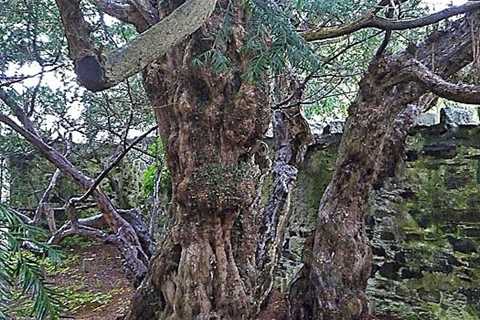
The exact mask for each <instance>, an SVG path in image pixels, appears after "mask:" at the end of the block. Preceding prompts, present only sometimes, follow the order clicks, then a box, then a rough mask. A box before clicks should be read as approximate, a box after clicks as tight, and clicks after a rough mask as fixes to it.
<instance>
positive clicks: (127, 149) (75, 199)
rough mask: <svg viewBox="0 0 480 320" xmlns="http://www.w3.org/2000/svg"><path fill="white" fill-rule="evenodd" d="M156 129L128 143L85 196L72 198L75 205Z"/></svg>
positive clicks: (90, 192) (88, 193)
mask: <svg viewBox="0 0 480 320" xmlns="http://www.w3.org/2000/svg"><path fill="white" fill-rule="evenodd" d="M156 129H157V126H154V127H152V128H150V129H149V130H148V131H146V132H145V133H143V134H142V135H140V136H138V137H137V138H136V139H135V140H133V142H132V143H130V144H129V145H128V146H127V147H126V148H125V149H124V150H123V151H122V153H120V154H119V155H118V156H117V157H116V158H115V160H113V161H112V163H111V164H110V165H109V166H108V167H107V168H105V170H103V171H102V172H101V173H100V174H99V175H98V177H97V178H96V179H95V181H94V182H93V184H92V185H91V186H90V188H88V190H87V192H85V194H83V195H82V196H81V197H79V198H73V199H72V200H73V202H75V203H78V202H82V201H84V200H85V199H86V198H87V197H88V196H89V195H90V194H92V192H93V191H94V190H95V189H96V188H97V187H98V185H99V184H100V183H101V182H102V180H103V179H104V178H105V177H106V176H107V175H108V174H109V173H110V171H112V169H113V168H115V167H116V166H117V165H118V163H119V162H120V161H121V160H122V159H123V158H124V157H125V155H126V154H127V153H128V152H129V151H130V150H131V149H132V148H133V147H134V146H135V145H137V144H138V143H139V142H140V141H142V140H143V139H145V138H146V137H147V136H148V135H149V134H150V133H152V132H153V131H155V130H156Z"/></svg>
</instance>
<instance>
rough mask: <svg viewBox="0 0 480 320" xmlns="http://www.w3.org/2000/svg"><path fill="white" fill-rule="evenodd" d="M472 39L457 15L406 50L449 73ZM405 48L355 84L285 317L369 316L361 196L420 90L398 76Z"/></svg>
mask: <svg viewBox="0 0 480 320" xmlns="http://www.w3.org/2000/svg"><path fill="white" fill-rule="evenodd" d="M473 18H474V19H478V16H477V15H474V16H472V19H473ZM471 43H472V42H471V34H470V31H469V23H468V21H467V20H463V21H462V22H457V23H455V24H453V25H451V26H450V27H449V29H448V30H447V31H445V32H436V33H435V34H433V35H432V36H431V37H430V38H429V39H427V41H426V42H425V43H423V44H422V45H420V46H419V47H418V48H415V52H414V53H413V54H414V55H415V58H417V59H418V60H419V61H421V62H422V63H423V64H425V65H427V66H428V67H430V68H432V66H433V64H434V65H435V72H436V73H438V74H439V75H440V76H443V77H448V76H451V75H452V74H453V73H455V72H457V71H458V70H460V69H461V68H462V67H464V66H465V65H467V64H468V63H469V62H470V61H471V59H472V57H471ZM411 51H412V50H410V51H409V52H405V53H403V54H401V55H399V56H395V57H385V58H379V59H376V60H374V61H373V62H372V63H371V65H370V67H369V69H368V72H367V74H366V76H365V77H364V78H363V79H362V81H361V82H360V90H359V93H358V95H357V98H356V100H355V101H354V102H353V104H352V105H351V106H350V108H349V118H348V120H347V124H346V129H345V132H344V135H343V138H342V143H341V145H340V148H339V152H338V159H337V163H336V170H335V172H334V175H333V178H332V180H331V182H330V184H329V186H328V187H327V190H326V192H325V193H324V195H323V197H322V200H321V202H320V208H319V214H318V222H317V226H316V230H315V234H314V236H313V238H312V244H311V246H309V247H308V248H306V250H305V257H304V263H305V264H304V267H303V268H302V270H301V272H300V274H299V275H298V278H297V279H296V280H295V282H294V283H293V284H292V287H291V291H290V304H291V310H290V318H291V319H322V320H327V319H328V320H348V319H368V312H369V311H368V306H367V298H366V295H365V288H366V286H367V280H368V278H369V276H370V272H371V251H370V248H369V245H368V240H367V238H366V234H365V225H364V218H365V213H366V211H367V208H368V195H369V192H370V190H371V188H372V186H373V184H374V183H375V182H377V183H378V177H379V173H380V172H381V169H382V167H383V166H384V165H385V163H386V157H391V156H392V154H391V153H390V152H387V153H383V151H384V146H385V144H386V143H388V138H389V137H390V133H391V129H392V127H393V125H394V121H395V119H396V118H397V117H398V115H399V114H400V113H401V112H402V111H403V110H405V109H406V108H407V107H408V105H409V104H411V103H413V102H416V101H417V100H418V99H419V98H420V97H421V96H422V95H423V94H424V93H425V92H426V89H425V88H423V87H422V86H421V85H419V84H417V83H415V82H411V81H409V80H408V79H404V78H399V75H400V74H401V73H402V70H403V69H404V68H405V61H407V60H408V59H410V58H411V57H412V52H411ZM392 150H393V149H392ZM393 151H394V150H393Z"/></svg>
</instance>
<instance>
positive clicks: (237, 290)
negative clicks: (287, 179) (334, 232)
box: [127, 0, 270, 320]
mask: <svg viewBox="0 0 480 320" xmlns="http://www.w3.org/2000/svg"><path fill="white" fill-rule="evenodd" d="M177 3H178V1H173V0H172V1H163V2H162V8H161V13H162V15H167V14H168V13H169V12H170V11H171V10H173V9H174V8H175V6H176V4H177ZM225 12H228V14H229V18H230V24H231V27H230V29H229V34H228V37H229V39H228V41H226V43H227V46H226V48H225V55H226V56H227V57H228V59H229V61H230V62H231V66H232V67H231V68H230V69H229V70H228V71H226V72H225V73H222V74H220V73H218V72H216V71H215V70H213V69H212V68H211V67H210V66H209V65H208V64H205V65H203V66H200V67H195V66H194V65H193V63H192V59H194V58H195V57H197V56H198V55H199V54H202V53H203V52H204V51H205V50H209V49H210V48H212V46H213V42H214V39H215V36H214V35H215V34H217V33H218V32H219V30H220V28H222V26H223V22H224V18H225V17H224V14H225ZM246 19H247V18H246V14H245V12H244V7H243V5H242V3H241V1H228V0H222V1H219V3H218V10H216V11H215V13H214V14H213V15H212V16H211V17H210V18H209V19H208V21H207V22H206V23H205V24H204V26H203V27H202V28H201V29H200V30H198V31H197V32H196V33H194V34H193V35H192V36H191V37H189V38H188V39H187V40H186V41H184V42H183V43H182V44H181V45H179V46H177V47H176V48H174V49H173V50H171V51H170V52H169V53H168V54H167V55H166V57H165V58H164V59H159V60H158V61H156V62H155V63H152V64H151V65H150V66H149V67H147V68H146V70H145V72H144V82H145V87H146V89H147V92H148V93H149V96H150V100H151V101H152V104H153V106H154V109H155V113H156V116H157V119H158V123H159V129H160V133H161V136H162V138H163V140H164V141H165V145H166V152H167V155H168V166H169V169H170V172H171V175H172V205H171V213H172V214H173V215H174V217H175V220H176V223H175V225H174V227H173V228H172V230H170V232H169V234H168V235H167V236H166V240H165V242H164V243H163V245H162V248H160V252H159V255H158V256H157V257H154V258H153V259H152V263H151V269H150V271H149V273H148V276H147V278H146V280H145V281H144V283H143V284H142V286H141V288H140V289H139V290H138V292H137V294H136V296H135V298H134V300H133V304H132V309H131V311H130V313H129V315H128V316H127V319H129V320H134V319H135V320H141V319H172V320H173V319H229V320H237V319H238V320H240V319H252V317H251V315H252V314H253V313H254V312H255V303H256V301H255V299H253V283H252V279H251V278H252V270H253V271H255V245H254V244H255V240H256V238H255V237H256V234H255V233H253V234H252V233H250V232H249V230H255V229H256V226H255V225H252V223H254V219H253V217H252V215H253V212H252V210H251V208H252V203H253V202H254V201H255V198H256V195H257V189H258V184H259V176H260V174H261V172H260V168H259V167H258V166H257V165H256V163H255V159H254V157H255V155H254V154H255V151H256V149H258V140H259V139H261V137H262V136H263V133H264V132H265V131H266V129H267V127H268V122H269V119H270V116H269V108H268V106H269V104H268V103H267V99H266V96H267V95H266V91H267V90H266V89H265V90H264V89H263V88H262V87H261V86H259V85H258V84H257V85H253V84H251V83H248V82H246V81H245V80H244V79H242V77H241V75H242V74H244V73H245V72H246V71H247V68H248V62H249V57H248V56H246V53H245V52H244V51H243V50H241V47H242V46H243V44H244V43H245V41H246V38H245V37H246V30H245V25H246ZM165 106H167V107H165ZM240 217H241V221H239V220H240ZM236 235H240V236H241V237H240V239H238V238H235V237H236ZM233 239H235V240H233ZM252 243H253V245H252ZM253 273H254V272H253ZM253 276H254V274H253Z"/></svg>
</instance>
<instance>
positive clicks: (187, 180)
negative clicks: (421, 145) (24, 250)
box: [0, 0, 480, 320]
mask: <svg viewBox="0 0 480 320" xmlns="http://www.w3.org/2000/svg"><path fill="white" fill-rule="evenodd" d="M86 2H87V1H81V0H56V4H57V8H58V12H59V15H60V18H61V22H62V26H63V30H64V34H65V37H66V40H67V44H68V54H69V57H70V59H71V61H72V62H73V64H74V71H75V74H76V76H77V79H78V82H79V83H80V84H81V85H82V86H83V87H84V88H86V89H88V90H89V91H92V92H102V91H104V90H108V89H110V88H113V87H115V86H117V85H119V84H120V83H122V82H124V81H127V79H128V78H129V77H131V76H134V75H136V74H140V75H141V78H142V82H143V87H144V89H145V92H146V95H147V98H148V101H149V103H150V105H151V108H152V110H153V112H154V114H155V119H156V121H157V132H158V135H159V137H160V139H161V141H162V143H163V146H164V147H165V150H164V151H165V155H166V162H167V164H168V169H169V173H170V175H171V190H172V191H171V204H170V206H169V210H168V211H169V212H168V215H169V218H171V219H172V220H173V221H174V223H173V224H172V226H170V228H169V229H168V230H167V232H166V234H165V235H164V239H163V241H162V242H161V243H159V245H158V248H156V249H157V252H156V254H154V255H151V254H150V243H149V239H148V237H146V236H145V234H144V233H143V231H144V230H143V227H142V226H139V225H138V223H137V222H138V221H134V220H132V219H129V218H128V217H126V216H125V215H124V214H122V212H121V211H120V210H118V209H117V208H116V207H115V206H114V205H113V203H112V201H111V199H110V198H109V196H108V195H107V194H106V193H105V192H104V191H102V189H101V188H100V187H99V184H100V180H101V179H102V178H103V177H104V176H106V175H108V170H107V171H104V172H102V173H101V174H100V175H99V177H98V178H97V179H96V180H93V179H91V178H89V177H88V176H87V175H85V174H84V173H82V172H81V171H80V170H78V169H77V168H76V167H75V166H74V165H72V163H71V162H70V161H69V160H68V159H67V157H66V156H64V155H62V153H61V152H59V151H57V150H55V149H54V148H53V147H51V146H50V145H48V143H46V142H45V141H44V140H43V139H42V137H41V134H40V133H39V132H37V129H36V128H35V127H34V125H33V123H32V121H31V120H30V119H29V116H28V112H25V110H24V109H23V108H22V107H21V106H19V105H18V104H17V103H16V101H15V99H14V98H15V96H14V95H13V94H12V91H8V90H3V89H1V88H0V98H1V99H2V101H4V103H5V104H6V105H7V106H8V107H9V109H10V110H11V113H12V114H13V115H14V116H15V117H16V118H17V120H18V121H14V120H12V119H10V118H9V117H8V116H6V115H3V114H0V122H3V123H4V124H6V125H7V126H9V127H11V128H13V129H14V130H15V131H16V132H18V133H19V134H20V135H21V136H23V137H24V138H25V139H26V140H28V141H29V142H30V143H31V144H33V145H34V146H35V147H36V148H38V149H39V150H40V152H41V154H42V155H43V156H44V157H45V158H46V159H48V160H49V161H50V162H52V163H53V164H54V165H55V167H56V168H58V170H59V173H60V172H62V173H63V174H64V175H65V176H68V177H70V178H71V179H72V180H74V181H75V182H76V183H77V185H79V186H80V188H81V189H82V190H83V192H85V193H84V194H83V196H81V197H80V200H82V199H85V198H88V197H92V198H93V199H94V200H95V202H96V204H97V206H98V208H99V209H100V211H101V214H102V215H101V217H100V218H101V220H102V221H103V224H104V225H107V226H108V227H109V229H110V231H111V234H106V233H104V232H100V231H99V230H97V229H95V228H93V227H92V224H93V223H92V221H91V220H88V219H87V220H81V219H78V217H77V216H76V215H75V210H74V209H75V205H76V202H79V201H80V200H79V199H78V198H74V199H70V201H68V203H67V206H66V210H67V212H68V213H69V216H68V218H69V220H70V221H69V222H68V223H67V224H66V225H65V226H64V227H62V228H60V230H59V233H57V236H58V238H61V237H63V236H65V235H67V234H71V233H77V234H83V235H86V236H90V237H94V238H97V239H100V240H102V241H108V242H113V243H115V244H116V246H117V247H118V248H119V250H120V252H121V253H122V257H123V259H124V260H125V262H126V264H127V266H128V267H129V269H130V272H131V273H132V275H133V277H134V278H135V279H136V280H137V284H138V283H140V281H141V284H140V285H139V286H138V289H137V291H136V294H135V296H134V298H133V301H132V303H131V308H130V309H129V311H128V313H127V314H126V315H125V319H128V320H140V319H146V320H149V319H256V318H258V317H259V315H262V311H264V310H268V309H269V307H271V306H269V303H271V302H272V301H274V299H272V295H271V293H272V287H273V284H272V283H273V274H274V271H275V268H276V263H277V261H278V255H279V251H280V250H281V247H282V244H283V233H284V231H285V228H287V226H286V225H285V221H286V217H288V213H289V207H290V202H291V198H290V193H291V191H292V188H293V186H294V185H295V181H296V178H297V172H298V166H300V165H301V163H302V161H303V156H304V152H305V149H306V147H307V145H308V144H309V143H311V142H312V141H313V140H312V136H311V133H310V129H309V127H308V124H307V123H306V122H305V119H304V118H303V110H302V106H303V105H306V104H308V98H307V96H308V97H310V98H311V99H313V100H315V99H319V100H321V99H326V98H327V97H328V96H329V94H330V93H331V91H333V90H336V89H337V88H336V87H340V88H341V89H344V85H343V83H342V81H343V80H341V81H340V82H339V83H338V84H337V85H335V83H333V84H332V83H327V84H326V85H325V89H324V90H323V91H325V92H322V94H323V96H320V97H318V96H316V95H315V94H313V95H310V96H309V93H311V91H315V90H316V89H318V86H319V84H318V81H319V79H320V81H321V80H322V79H323V78H324V77H325V78H327V77H328V75H326V74H323V75H322V74H317V73H318V72H319V70H323V69H322V68H324V67H325V66H332V65H334V64H335V61H336V59H337V58H338V57H339V56H341V55H342V54H343V53H345V52H347V51H348V50H349V49H350V48H351V47H353V46H355V45H357V44H358V43H363V42H368V40H370V39H371V38H375V37H377V36H378V35H379V34H380V33H383V32H384V33H385V38H384V40H383V42H380V43H375V46H372V45H370V49H371V47H375V48H374V49H377V48H378V49H377V50H375V51H376V53H375V54H371V52H370V51H371V50H370V51H368V54H366V55H367V56H368V58H367V60H370V62H369V65H368V68H367V69H366V70H363V71H365V72H364V74H363V75H362V76H361V80H360V82H359V84H358V92H357V93H356V95H355V99H354V100H353V102H351V104H350V107H349V108H348V118H347V123H346V129H345V132H344V134H343V138H342V142H341V145H340V148H339V153H338V159H337V161H336V167H335V170H334V174H333V178H332V180H331V181H330V183H329V185H328V187H327V190H326V191H325V193H324V194H323V196H322V195H321V194H318V195H317V196H318V201H319V202H320V208H319V211H318V217H317V221H316V229H315V231H314V234H313V235H311V237H310V241H308V242H307V245H306V246H305V249H304V257H303V259H304V261H303V262H304V265H303V267H302V268H301V270H300V271H299V273H298V274H297V276H296V278H295V279H294V281H293V282H292V283H291V284H289V288H288V290H286V291H288V292H281V293H278V292H277V295H278V296H280V298H278V296H276V298H277V299H278V301H281V302H282V303H285V306H284V308H283V309H282V315H281V316H282V317H283V318H284V319H298V320H307V319H322V320H341V319H352V320H353V319H360V320H363V319H365V320H366V319H370V318H369V317H370V314H369V313H370V311H369V308H368V301H367V297H366V293H365V289H366V286H367V281H368V279H369V277H370V275H371V264H372V254H371V250H370V247H369V244H368V239H367V237H366V234H365V223H364V220H365V215H366V212H367V209H368V205H369V202H368V201H369V195H370V191H371V190H372V188H373V186H374V185H376V184H381V183H382V180H383V179H384V178H385V177H386V176H387V175H389V174H391V172H393V171H394V170H395V165H396V163H397V161H398V160H399V159H401V158H402V156H403V153H402V152H403V146H404V140H405V136H406V134H407V130H408V128H409V127H410V126H411V125H412V123H413V121H414V118H415V116H416V115H418V113H419V112H420V110H423V109H424V108H426V105H429V104H430V103H431V102H432V99H434V98H432V97H434V95H435V96H438V97H442V98H445V99H449V100H455V101H459V102H462V103H480V98H479V97H480V95H479V93H480V90H479V88H478V87H477V86H474V85H467V84H457V83H454V82H450V81H452V77H453V76H454V75H455V74H456V73H457V72H458V71H460V70H461V69H462V68H464V67H465V66H467V65H468V64H470V63H471V62H472V61H476V62H478V59H479V57H478V51H479V48H478V40H477V38H476V37H477V36H478V35H477V33H478V32H479V30H478V28H479V23H480V20H479V19H480V17H479V14H478V12H477V11H476V10H478V8H480V2H479V1H470V2H468V3H467V4H465V5H462V6H457V7H451V8H447V9H445V10H443V11H440V12H438V13H434V14H430V15H428V14H425V15H423V16H422V17H420V18H416V19H401V17H402V16H401V13H402V12H401V10H400V9H401V7H402V5H403V4H404V3H405V2H408V1H379V2H378V3H377V2H375V3H373V2H372V3H370V2H368V3H366V4H365V6H366V7H367V8H369V9H368V10H367V12H366V13H365V14H364V15H362V16H361V17H360V18H358V19H353V20H354V21H353V22H351V23H347V24H336V23H334V24H333V25H332V24H331V23H330V21H327V22H325V24H322V23H320V24H319V23H318V20H321V19H319V18H318V17H314V18H312V17H310V15H311V14H312V12H310V11H312V10H313V8H316V7H315V6H314V5H313V4H315V3H316V2H315V1H313V2H312V3H310V2H309V3H308V4H309V5H312V6H311V7H308V6H306V8H308V9H304V12H303V11H302V10H298V9H296V10H297V11H295V12H296V14H292V15H291V16H288V15H286V14H285V12H284V11H282V10H286V9H285V8H293V7H294V6H293V5H292V3H290V2H289V1H273V0H272V1H263V0H258V1H240V0H238V1H237V0H217V1H215V0H187V1H178V0H167V1H148V0H147V1H141V0H128V1H123V0H115V1H109V0H96V1H93V2H94V3H95V5H96V10H99V11H100V12H102V14H103V13H105V14H108V15H110V16H112V17H115V18H117V19H118V20H120V21H122V22H124V23H126V24H129V25H132V26H133V27H134V28H135V30H136V32H137V33H138V34H136V35H135V36H134V37H132V39H130V40H129V41H127V43H126V44H124V45H123V46H119V47H117V48H115V49H112V50H105V49H104V48H102V47H101V46H98V45H97V43H96V40H97V39H95V38H94V30H93V28H92V26H91V24H90V21H89V17H88V15H87V14H86V12H87V11H88V10H87V9H86ZM370 4H371V6H370ZM289 5H292V7H289ZM299 6H300V5H299ZM300 7H301V6H300ZM319 7H320V8H322V7H321V6H319ZM302 8H303V7H302ZM323 8H324V7H323ZM292 10H293V9H292ZM309 10H310V11H309ZM286 11H287V10H286ZM272 12H273V13H278V17H277V16H276V15H275V14H272ZM269 14H270V15H269ZM317 14H318V15H321V13H317ZM461 14H464V16H461V17H456V18H455V19H454V21H451V22H448V23H446V24H445V25H444V26H442V28H441V29H439V30H437V31H434V32H433V33H430V35H429V36H428V37H427V38H426V39H422V41H419V42H418V44H416V42H412V43H410V44H409V45H408V48H407V49H406V50H404V51H402V52H400V53H396V54H390V53H389V50H388V46H389V44H390V43H391V41H393V40H392V34H393V32H394V31H399V30H408V29H413V28H420V27H425V26H427V25H430V24H434V23H437V22H440V21H443V20H444V19H447V18H450V17H454V16H458V15H461ZM259 16H260V17H261V18H262V19H264V20H262V19H259V18H258V17H259ZM417 16H418V15H417ZM253 17H255V19H254V18H253ZM309 19H311V20H312V21H309ZM332 19H333V18H332ZM252 21H254V22H255V23H256V24H257V25H255V24H254V23H253V22H252ZM272 21H274V22H275V23H276V25H274V24H273V23H272ZM264 24H265V25H264ZM266 25H268V27H266ZM272 25H274V26H275V28H273V27H272ZM317 25H319V27H316V26H317ZM263 28H264V29H265V30H267V31H265V30H264V32H263V33H261V32H258V33H255V32H252V30H258V29H263ZM282 28H285V29H282ZM287 29H288V32H287V31H285V30H287ZM366 29H375V30H380V32H378V33H376V34H373V35H368V36H367V37H366V38H365V39H362V40H359V41H358V43H357V42H356V41H354V42H352V43H350V42H349V41H346V42H347V44H346V45H345V48H342V50H333V51H334V53H333V54H331V55H328V56H327V58H325V56H322V54H318V55H315V54H314V52H315V50H317V51H319V52H320V51H322V47H323V46H327V45H329V44H331V43H329V42H328V41H333V43H334V44H335V41H339V42H341V41H343V40H344V39H343V38H342V37H344V36H349V35H351V34H353V33H355V32H358V31H362V30H366ZM298 30H301V31H298ZM275 31H276V32H278V33H275ZM269 32H271V33H272V34H269ZM282 32H283V33H282ZM292 34H293V36H292ZM282 37H284V38H285V39H287V40H288V41H287V40H286V41H285V43H284V44H286V45H285V46H281V45H279V44H278V43H277V42H275V41H276V38H282ZM252 39H253V40H254V41H252ZM331 39H333V40H331ZM339 39H340V40H339ZM416 40H418V39H416ZM321 41H325V42H321ZM397 41H398V40H397ZM308 42H312V43H313V44H311V45H310V44H309V43H308ZM342 43H343V42H342ZM397 45H398V44H397ZM297 47H298V48H301V49H302V50H297V51H295V50H296V49H298V48H297ZM402 48H403V47H402ZM269 50H270V51H269ZM275 50H277V51H280V52H281V54H278V52H276V51H275ZM263 51H267V52H269V54H270V55H267V56H266V57H267V58H266V59H264V60H267V63H265V64H266V65H269V66H268V67H265V66H264V65H262V61H261V58H262V57H263V56H262V52H263ZM336 51H338V52H336ZM300 53H301V54H300ZM299 54H300V55H304V56H305V57H307V58H304V57H303V56H302V57H300V58H299V57H298V56H299ZM371 56H372V58H371ZM312 57H313V58H312ZM302 59H303V60H302ZM299 60H301V61H302V63H303V65H302V67H298V65H296V64H295V62H298V61H299ZM312 60H314V61H313V62H312ZM305 61H308V62H305ZM264 62H265V61H263V63H264ZM252 65H253V67H256V68H257V69H255V68H253V69H252ZM270 65H271V66H270ZM335 67H336V66H333V67H332V69H335ZM326 70H329V71H331V70H330V69H326ZM295 72H298V74H295V75H290V73H295ZM286 75H288V76H286ZM357 76H358V74H357ZM342 77H343V78H345V77H346V76H341V77H339V78H342ZM310 84H311V85H312V87H313V89H311V91H309V88H308V86H309V85H310ZM272 87H273V90H272ZM318 91H322V90H318ZM272 92H273V93H272ZM279 92H280V94H279ZM312 96H313V98H312ZM272 111H273V112H272ZM271 123H272V127H273V136H274V139H273V140H274V142H273V148H272V149H273V152H270V150H269V148H270V147H271V146H268V145H267V144H266V143H265V142H264V141H263V140H264V137H265V133H266V132H267V129H268V128H269V125H270V124H271ZM152 130H154V129H152ZM152 130H151V131H152ZM149 132H150V131H149ZM147 133H148V132H147ZM129 148H130V147H129ZM127 149H128V148H127ZM128 150H129V149H128ZM128 150H125V151H124V153H126V152H128ZM269 155H270V156H272V155H273V161H270V160H269V159H268V156H269ZM118 161H119V159H118ZM118 161H117V162H118ZM115 164H116V163H115V161H114V162H113V163H112V165H111V166H110V169H111V168H112V167H113V166H114V165H115ZM270 171H271V172H272V174H271V178H272V183H271V184H272V186H271V193H270V194H267V195H265V194H263V195H262V194H261V192H262V182H263V181H264V178H265V176H266V175H267V174H268V173H270ZM52 181H53V178H52ZM47 190H48V188H47ZM262 196H263V198H264V200H265V199H266V200H265V203H266V204H265V205H264V207H263V208H262V207H261V200H262ZM100 218H99V219H100ZM142 230H143V231H142ZM52 239H53V240H55V239H57V238H56V237H55V235H54V237H53V238H52ZM278 301H277V303H278ZM268 316H269V315H268V313H267V315H265V314H263V317H264V318H265V317H268Z"/></svg>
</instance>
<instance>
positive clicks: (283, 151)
mask: <svg viewBox="0 0 480 320" xmlns="http://www.w3.org/2000/svg"><path fill="white" fill-rule="evenodd" d="M273 131H274V140H275V151H276V156H275V161H274V163H273V168H272V175H273V186H272V189H271V190H272V192H271V194H270V196H269V198H268V202H267V205H266V206H265V208H264V209H263V211H262V214H261V217H260V219H261V221H260V230H259V239H258V242H257V256H256V262H257V270H258V272H259V273H260V274H259V277H258V279H257V295H258V297H259V298H260V300H259V303H260V305H259V307H262V306H263V305H264V304H265V303H266V302H267V301H268V298H269V296H270V293H271V290H272V286H273V280H274V272H275V267H276V264H277V261H278V257H279V251H280V249H281V246H282V244H283V239H284V233H285V228H286V227H287V226H286V221H287V220H288V216H289V211H290V195H291V191H292V189H293V187H294V185H295V182H296V180H297V173H298V165H299V164H301V163H302V162H303V159H304V156H305V151H306V149H307V146H308V144H309V143H310V142H311V138H312V137H311V132H310V127H309V126H308V123H307V122H306V120H305V119H304V118H303V116H302V114H301V113H300V108H299V106H297V107H292V108H288V109H285V110H276V111H275V112H274V115H273Z"/></svg>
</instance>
